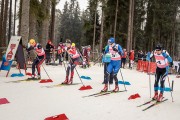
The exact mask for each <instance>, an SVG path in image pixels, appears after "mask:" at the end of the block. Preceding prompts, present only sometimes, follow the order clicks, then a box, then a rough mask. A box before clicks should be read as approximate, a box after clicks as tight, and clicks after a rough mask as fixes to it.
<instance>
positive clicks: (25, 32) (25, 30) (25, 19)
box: [20, 0, 30, 45]
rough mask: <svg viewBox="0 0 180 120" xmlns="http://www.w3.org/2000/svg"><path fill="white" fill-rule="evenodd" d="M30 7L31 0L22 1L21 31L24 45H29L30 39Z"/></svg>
mask: <svg viewBox="0 0 180 120" xmlns="http://www.w3.org/2000/svg"><path fill="white" fill-rule="evenodd" d="M29 6H30V0H23V1H22V16H21V31H20V35H21V36H22V42H23V45H27V43H28V38H29Z"/></svg>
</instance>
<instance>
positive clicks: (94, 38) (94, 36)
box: [93, 2, 97, 60]
mask: <svg viewBox="0 0 180 120" xmlns="http://www.w3.org/2000/svg"><path fill="white" fill-rule="evenodd" d="M96 11H97V2H96V7H95V13H94V14H95V18H94V34H93V60H94V59H95V56H94V55H95V54H94V52H95V40H96V17H97V12H96Z"/></svg>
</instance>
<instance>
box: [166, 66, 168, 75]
mask: <svg viewBox="0 0 180 120" xmlns="http://www.w3.org/2000/svg"><path fill="white" fill-rule="evenodd" d="M168 73H169V66H166V74H167V75H168Z"/></svg>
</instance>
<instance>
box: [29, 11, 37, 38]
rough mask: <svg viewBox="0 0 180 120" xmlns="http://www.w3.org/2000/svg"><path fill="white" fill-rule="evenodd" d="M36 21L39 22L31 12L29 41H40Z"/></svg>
mask: <svg viewBox="0 0 180 120" xmlns="http://www.w3.org/2000/svg"><path fill="white" fill-rule="evenodd" d="M30 9H31V8H30ZM36 21H37V20H36V16H35V15H34V13H32V12H31V10H30V15H29V39H35V40H37V39H38V37H37V29H36V25H37V24H36V23H37V22H36Z"/></svg>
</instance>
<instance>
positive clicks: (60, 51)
mask: <svg viewBox="0 0 180 120" xmlns="http://www.w3.org/2000/svg"><path fill="white" fill-rule="evenodd" d="M63 57H64V46H63V43H62V42H60V43H59V45H58V58H59V65H62V61H63Z"/></svg>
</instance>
